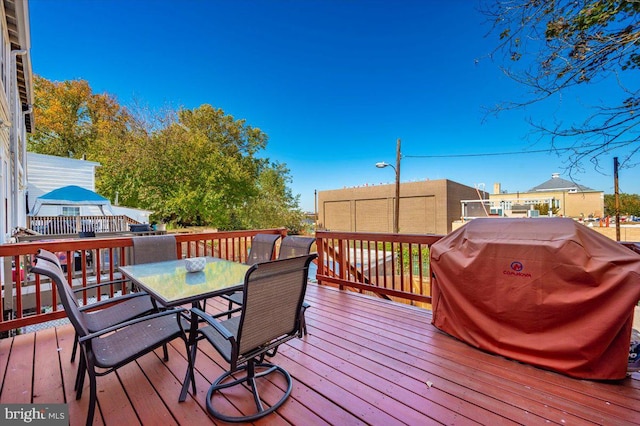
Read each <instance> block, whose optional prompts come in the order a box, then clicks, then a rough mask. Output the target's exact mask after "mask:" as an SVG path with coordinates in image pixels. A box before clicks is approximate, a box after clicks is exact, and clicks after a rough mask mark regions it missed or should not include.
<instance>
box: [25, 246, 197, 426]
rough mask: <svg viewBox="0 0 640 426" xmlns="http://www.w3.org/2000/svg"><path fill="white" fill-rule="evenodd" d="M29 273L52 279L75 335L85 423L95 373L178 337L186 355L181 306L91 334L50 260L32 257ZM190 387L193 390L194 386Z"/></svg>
mask: <svg viewBox="0 0 640 426" xmlns="http://www.w3.org/2000/svg"><path fill="white" fill-rule="evenodd" d="M31 272H33V273H35V274H40V275H45V276H47V277H49V278H51V280H52V281H53V282H55V284H56V287H57V289H58V294H59V295H60V300H61V302H62V305H63V306H64V309H65V311H66V313H67V316H68V317H69V320H70V321H71V323H72V324H73V328H74V329H75V331H76V334H77V335H78V337H79V339H78V340H79V343H80V347H81V349H82V357H81V358H80V366H79V370H78V373H79V374H78V376H77V377H76V383H75V389H74V390H75V391H76V399H80V398H81V397H82V388H83V386H84V377H85V373H88V374H89V391H90V397H89V410H88V413H87V425H91V424H92V423H93V417H94V414H95V407H96V401H97V388H96V378H97V377H98V376H104V375H107V374H109V373H111V372H114V371H115V370H117V369H118V368H120V367H122V366H123V365H125V364H128V363H130V362H132V361H135V360H136V359H138V358H139V357H140V356H142V355H145V354H147V353H149V352H151V351H153V350H155V349H157V348H159V347H161V346H164V345H166V344H167V343H168V342H170V341H172V340H174V339H176V338H178V337H179V338H181V339H182V340H183V341H184V344H185V350H186V353H187V354H189V349H188V343H187V338H186V335H185V333H184V331H183V329H182V327H181V325H180V321H181V314H182V312H184V311H185V310H184V309H171V310H165V311H162V312H156V313H153V314H149V315H145V316H142V317H138V318H135V319H132V320H130V321H125V322H122V323H119V324H117V325H114V326H113V327H108V328H106V329H104V330H100V331H97V332H95V333H92V332H90V331H89V329H88V327H87V315H88V314H87V313H86V312H82V311H80V309H79V308H78V306H77V305H76V303H75V295H74V293H73V291H71V287H70V286H69V283H68V282H67V280H66V279H65V277H64V274H63V273H62V270H61V269H60V268H58V267H57V266H56V265H55V264H54V263H52V262H49V261H44V260H43V259H42V258H36V259H35V260H34V265H33V266H32V267H31ZM168 358H169V356H168V353H167V351H166V346H165V347H164V360H165V361H167V360H168ZM187 360H188V362H189V374H190V375H191V380H193V379H194V377H193V367H192V366H193V364H192V363H191V357H190V356H187ZM193 388H194V393H195V385H193Z"/></svg>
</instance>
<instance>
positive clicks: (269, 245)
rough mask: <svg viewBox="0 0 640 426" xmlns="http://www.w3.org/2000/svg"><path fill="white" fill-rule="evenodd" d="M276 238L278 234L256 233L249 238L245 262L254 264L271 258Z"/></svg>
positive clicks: (278, 236)
mask: <svg viewBox="0 0 640 426" xmlns="http://www.w3.org/2000/svg"><path fill="white" fill-rule="evenodd" d="M278 238H280V235H278V234H256V235H255V236H254V237H253V239H252V240H251V249H250V250H249V254H248V255H247V261H246V262H245V263H246V264H247V265H255V264H256V263H261V262H269V261H270V260H273V254H274V253H275V251H276V241H278Z"/></svg>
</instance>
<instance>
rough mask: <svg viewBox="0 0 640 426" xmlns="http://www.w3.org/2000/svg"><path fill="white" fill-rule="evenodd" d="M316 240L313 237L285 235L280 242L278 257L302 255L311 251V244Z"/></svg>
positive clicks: (286, 257) (285, 257)
mask: <svg viewBox="0 0 640 426" xmlns="http://www.w3.org/2000/svg"><path fill="white" fill-rule="evenodd" d="M315 242H316V238H315V237H298V236H293V235H287V236H286V237H284V238H283V239H282V242H281V243H280V252H279V253H278V259H288V258H290V257H295V256H304V255H306V254H309V253H311V246H312V245H313V243H315Z"/></svg>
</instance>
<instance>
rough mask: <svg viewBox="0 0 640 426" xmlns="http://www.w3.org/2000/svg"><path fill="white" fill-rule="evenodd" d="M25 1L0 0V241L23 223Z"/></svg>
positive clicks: (27, 125) (27, 110) (27, 75)
mask: <svg viewBox="0 0 640 426" xmlns="http://www.w3.org/2000/svg"><path fill="white" fill-rule="evenodd" d="M30 48H31V40H30V28H29V4H28V1H27V0H4V1H2V2H1V3H0V180H1V182H0V183H1V184H0V203H1V204H0V243H4V242H8V241H9V240H10V238H11V233H12V231H13V229H14V228H15V227H17V226H24V225H25V224H26V201H25V199H26V190H27V165H26V136H27V132H31V131H32V122H33V120H32V118H33V117H32V111H31V106H32V104H33V89H32V81H33V79H32V70H31V54H30Z"/></svg>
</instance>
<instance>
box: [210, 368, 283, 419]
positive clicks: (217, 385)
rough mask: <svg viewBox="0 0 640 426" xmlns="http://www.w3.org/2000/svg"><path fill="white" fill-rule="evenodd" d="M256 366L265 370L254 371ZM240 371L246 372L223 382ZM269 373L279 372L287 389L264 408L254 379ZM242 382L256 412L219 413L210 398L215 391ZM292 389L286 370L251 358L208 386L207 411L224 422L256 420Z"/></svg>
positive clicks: (274, 407)
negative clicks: (247, 413) (242, 414)
mask: <svg viewBox="0 0 640 426" xmlns="http://www.w3.org/2000/svg"><path fill="white" fill-rule="evenodd" d="M256 367H258V368H263V369H265V370H264V371H261V372H259V373H256ZM242 371H245V372H246V373H245V374H244V375H243V376H241V377H240V378H238V379H235V380H232V381H230V382H225V381H226V380H227V379H228V378H233V377H234V376H237V373H241V372H242ZM271 373H279V374H281V375H282V376H283V377H284V378H285V380H286V381H287V389H286V390H285V392H284V394H283V395H282V397H281V398H280V399H279V400H278V401H277V402H276V403H275V404H273V405H271V406H270V407H268V408H264V406H263V404H262V400H261V399H260V395H259V394H258V386H257V385H256V379H259V378H262V377H265V376H268V375H269V374H271ZM244 383H246V384H247V385H248V386H246V387H248V388H249V389H250V390H251V393H252V395H253V400H254V402H255V404H256V409H257V412H256V413H255V414H251V415H248V416H238V417H232V416H227V415H225V414H222V413H220V412H219V411H217V410H216V409H215V408H214V407H213V401H212V398H213V396H214V394H215V393H216V392H219V391H221V390H222V389H226V388H230V387H233V386H236V385H240V386H242V384H244ZM292 389H293V383H292V380H291V376H290V375H289V373H288V372H287V370H285V369H284V368H282V367H280V366H277V365H274V364H270V363H263V362H256V360H255V359H251V360H249V361H248V362H247V364H245V365H243V366H241V367H240V368H238V369H237V370H235V371H228V372H226V373H224V374H223V375H221V376H220V377H218V378H217V379H216V380H215V381H214V382H213V384H212V385H211V387H210V388H209V391H208V392H207V401H206V403H207V411H208V412H209V414H211V415H212V416H214V417H215V418H218V419H220V420H223V421H226V422H234V423H238V422H252V421H254V420H257V419H260V418H262V417H264V416H266V415H267V414H270V413H273V412H274V411H275V410H277V409H278V408H279V407H280V406H281V405H282V404H284V402H285V401H286V400H287V398H288V397H289V395H291V390H292Z"/></svg>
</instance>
